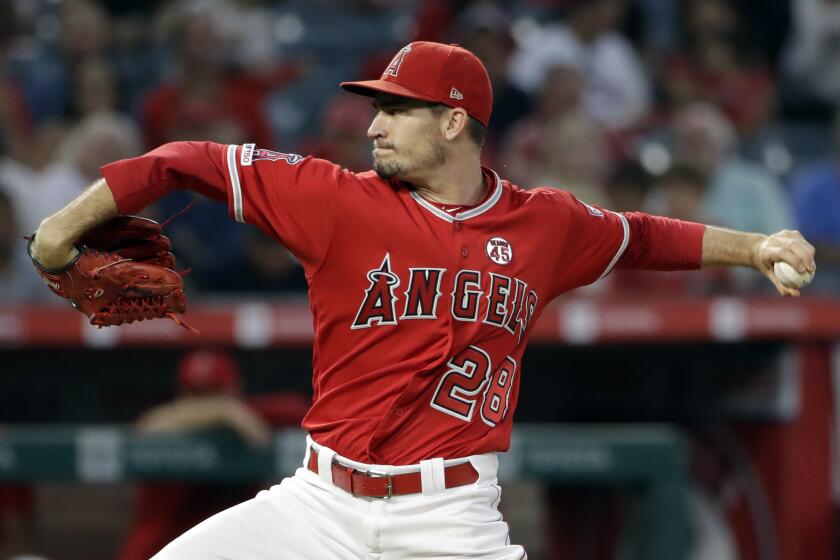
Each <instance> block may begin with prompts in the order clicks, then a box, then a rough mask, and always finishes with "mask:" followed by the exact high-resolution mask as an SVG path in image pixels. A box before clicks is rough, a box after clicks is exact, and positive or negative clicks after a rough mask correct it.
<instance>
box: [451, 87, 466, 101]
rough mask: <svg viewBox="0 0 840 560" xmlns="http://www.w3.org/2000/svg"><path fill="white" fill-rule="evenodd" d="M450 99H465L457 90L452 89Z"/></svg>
mask: <svg viewBox="0 0 840 560" xmlns="http://www.w3.org/2000/svg"><path fill="white" fill-rule="evenodd" d="M449 97H451V98H452V99H463V98H464V94H463V93H461V92H460V91H458V90H457V89H455V88H452V89H451V90H449Z"/></svg>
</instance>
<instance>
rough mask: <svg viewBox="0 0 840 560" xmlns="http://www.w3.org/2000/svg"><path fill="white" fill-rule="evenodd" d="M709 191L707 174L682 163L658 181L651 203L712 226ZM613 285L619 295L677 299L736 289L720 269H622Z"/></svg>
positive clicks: (675, 215) (673, 214)
mask: <svg viewBox="0 0 840 560" xmlns="http://www.w3.org/2000/svg"><path fill="white" fill-rule="evenodd" d="M707 188H708V185H707V178H706V176H705V175H704V174H703V173H701V172H700V171H698V170H697V169H694V168H692V167H689V166H686V165H680V164H678V165H675V166H674V167H672V168H671V169H669V170H668V171H666V172H665V173H664V174H662V175H661V176H659V177H657V178H656V179H655V181H654V182H653V184H652V192H651V193H650V196H649V197H648V200H653V201H654V203H653V204H654V205H655V210H656V211H657V213H658V214H660V215H662V216H668V217H669V218H677V219H680V220H689V221H702V222H704V223H708V222H710V221H714V220H712V219H711V218H710V217H709V216H707V215H706V214H705V208H704V199H705V196H706V191H707ZM609 286H610V290H611V291H613V292H616V293H624V294H638V295H643V294H647V295H657V296H673V297H679V296H698V295H708V294H716V293H723V292H726V291H730V290H731V289H732V287H733V285H732V277H731V275H730V272H729V270H728V269H719V268H709V269H704V270H701V271H699V272H698V271H692V272H686V271H677V272H668V273H662V272H653V271H641V270H621V269H619V270H616V271H614V272H613V273H612V274H611V275H610V278H609Z"/></svg>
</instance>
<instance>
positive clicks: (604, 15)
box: [510, 0, 651, 130]
mask: <svg viewBox="0 0 840 560" xmlns="http://www.w3.org/2000/svg"><path fill="white" fill-rule="evenodd" d="M566 5H567V17H566V20H565V21H564V22H562V23H560V24H556V25H546V26H544V27H543V28H541V29H539V30H538V31H536V32H534V33H532V35H531V36H530V37H526V38H525V42H524V43H523V44H522V46H521V47H520V48H519V50H518V51H517V52H516V53H515V54H514V57H513V59H512V61H511V65H510V72H511V79H512V81H513V83H514V84H516V85H517V86H518V87H520V88H521V89H523V90H524V91H526V92H528V93H531V94H534V93H535V92H537V91H538V90H539V89H540V88H541V87H542V86H543V82H544V80H545V78H546V76H547V75H548V73H549V71H550V70H551V69H552V68H554V67H556V66H564V67H573V68H579V69H581V71H582V72H583V74H584V77H585V80H584V93H583V107H584V110H585V111H586V113H587V114H589V115H590V116H591V117H593V118H595V119H596V120H597V121H599V122H600V123H601V124H602V125H603V126H605V127H606V128H607V129H610V130H620V129H626V128H629V127H632V126H633V125H635V124H637V123H638V122H639V121H640V120H641V119H642V118H644V117H645V116H646V115H647V114H648V112H649V111H650V109H651V93H650V89H651V88H650V84H649V82H648V77H647V76H646V74H645V69H644V67H643V66H642V63H641V60H640V59H639V56H638V55H637V53H636V51H635V50H634V49H633V46H632V45H631V44H630V42H629V41H628V40H627V39H626V38H624V37H623V36H622V35H621V34H620V33H619V32H618V30H617V28H618V26H619V25H620V24H621V21H622V18H623V15H624V10H625V0H572V1H570V2H568V3H566Z"/></svg>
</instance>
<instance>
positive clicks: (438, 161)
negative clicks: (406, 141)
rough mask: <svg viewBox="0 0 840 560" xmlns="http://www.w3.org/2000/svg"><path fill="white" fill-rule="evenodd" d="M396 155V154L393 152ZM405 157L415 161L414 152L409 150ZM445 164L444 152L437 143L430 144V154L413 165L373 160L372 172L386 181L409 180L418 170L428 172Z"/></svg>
mask: <svg viewBox="0 0 840 560" xmlns="http://www.w3.org/2000/svg"><path fill="white" fill-rule="evenodd" d="M395 153H396V152H395ZM405 155H406V157H407V158H408V159H409V160H411V159H415V160H416V158H413V156H414V150H409V151H408V152H407V153H406V154H405ZM444 163H446V150H444V148H443V146H441V145H440V144H438V143H434V144H432V147H431V150H430V153H429V154H427V155H426V157H423V158H422V159H421V160H419V161H415V162H414V163H401V162H398V161H381V160H377V159H376V158H374V160H373V170H374V171H376V174H377V175H379V176H380V177H381V178H382V179H385V180H386V181H388V180H391V179H401V180H406V181H408V180H410V179H411V177H413V176H414V175H415V172H416V171H419V170H430V169H435V168H437V167H440V166H442V165H443V164H444Z"/></svg>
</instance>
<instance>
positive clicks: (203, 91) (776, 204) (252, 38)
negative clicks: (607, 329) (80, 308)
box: [0, 0, 840, 303]
mask: <svg viewBox="0 0 840 560" xmlns="http://www.w3.org/2000/svg"><path fill="white" fill-rule="evenodd" d="M412 40H433V41H442V42H456V43H458V44H460V45H462V46H464V47H466V48H468V49H470V50H472V51H473V52H475V53H476V54H477V55H478V56H479V57H480V58H481V59H482V60H483V61H484V63H485V65H486V66H487V69H488V71H489V73H490V76H491V79H492V81H493V87H494V96H495V103H494V112H493V117H492V119H491V122H490V126H489V130H488V132H489V134H488V141H487V144H486V146H485V150H484V160H485V163H486V165H488V166H490V167H492V168H494V169H496V170H497V171H498V172H499V173H500V174H501V175H502V176H503V177H505V178H507V179H509V180H510V181H512V182H514V183H516V184H519V185H521V186H523V187H526V188H530V187H534V186H539V185H549V186H555V187H558V188H563V189H566V190H569V191H571V192H573V193H574V194H575V195H577V196H578V197H579V198H581V199H582V200H584V201H586V202H588V203H592V204H596V205H601V206H604V207H607V208H610V209H612V210H616V211H646V212H652V213H656V214H661V215H666V216H672V217H676V218H681V219H685V220H693V221H702V222H706V223H711V224H717V225H721V226H727V227H733V228H737V229H742V230H748V231H755V232H762V233H771V232H774V231H778V230H781V229H785V228H791V229H794V228H795V229H799V230H800V231H802V232H803V234H804V235H805V236H806V237H807V238H808V239H809V240H810V241H812V242H813V243H814V244H815V245H816V246H817V247H818V255H817V262H818V266H819V273H818V274H817V276H816V279H815V283H814V285H813V286H812V288H810V289H809V290H808V293H810V294H826V293H828V294H830V293H834V294H837V295H840V282H839V281H838V279H840V273H839V272H838V271H840V220H839V219H837V216H840V168H838V165H840V157H838V150H840V132H839V131H840V119H838V118H837V114H838V103H839V102H840V2H835V1H832V0H766V1H764V2H749V1H746V0H682V1H679V0H519V1H513V0H508V1H505V0H497V1H492V0H485V1H480V0H474V1H469V0H423V1H409V0H287V1H282V2H281V1H278V2H269V1H260V0H181V1H172V2H164V1H160V0H159V1H143V2H141V1H139V0H134V1H118V0H107V1H105V0H103V1H94V0H7V1H4V2H0V302H2V301H3V300H7V301H16V302H19V301H43V302H53V303H58V302H59V300H58V299H56V298H54V297H51V296H49V292H48V290H47V289H46V288H45V287H44V286H43V285H41V283H40V282H39V281H37V277H36V276H35V275H34V274H33V272H32V270H31V265H30V264H29V262H28V259H27V256H26V254H25V243H24V242H23V241H22V239H21V237H22V236H23V235H25V234H28V233H30V232H32V231H33V230H35V229H36V228H37V226H38V224H39V223H40V220H41V219H42V218H44V217H45V216H46V215H48V214H49V213H51V212H53V211H55V210H57V209H58V208H60V207H62V206H63V205H65V204H66V203H67V202H69V201H70V200H71V199H72V198H74V197H75V196H76V195H78V194H79V193H80V192H81V191H82V190H83V189H84V188H85V187H86V186H87V185H89V184H90V183H91V182H92V181H94V180H95V179H97V178H98V176H99V174H98V168H99V166H101V165H103V164H105V163H107V162H110V161H113V160H116V159H121V158H127V157H132V156H136V155H139V154H141V153H143V152H145V151H148V150H150V149H152V148H154V147H156V146H159V145H160V144H163V143H165V142H170V141H176V140H211V141H216V142H222V143H244V142H255V143H256V144H257V145H258V146H260V147H267V148H274V149H278V150H280V151H283V152H295V153H300V154H304V155H314V156H317V157H323V158H327V159H330V160H332V161H334V162H336V163H338V164H340V165H342V166H344V167H346V168H348V169H350V170H354V171H361V170H366V169H368V168H369V166H370V148H371V146H370V141H369V140H368V139H367V137H366V134H365V133H366V129H367V127H368V124H369V123H370V120H371V118H372V116H373V109H372V108H371V106H370V101H369V100H368V99H365V98H361V97H358V96H352V95H348V94H345V93H343V92H341V90H340V89H339V88H338V82H339V81H341V80H347V79H366V78H367V79H369V78H375V77H378V76H379V74H380V73H381V71H382V69H383V68H384V67H385V66H386V65H387V63H388V61H389V60H390V58H391V57H392V56H393V53H394V52H395V51H396V50H397V49H398V48H399V47H400V46H401V45H404V44H405V43H407V42H409V41H412ZM192 197H193V195H192V193H190V192H186V191H184V192H178V193H176V194H174V195H171V196H169V197H167V198H165V199H163V200H162V201H160V202H159V203H158V204H156V205H155V206H154V207H152V208H150V209H149V210H148V215H150V216H152V217H155V218H159V219H165V218H166V217H168V216H170V215H172V214H174V213H176V212H177V211H178V210H180V209H182V208H183V207H185V206H186V205H187V204H188V203H189V202H190V200H191V199H192ZM166 231H167V233H168V234H169V235H170V237H172V239H173V243H174V246H175V253H176V255H178V256H179V259H180V261H179V266H182V267H184V268H186V267H192V269H193V271H192V273H191V274H190V275H189V276H188V277H187V279H188V284H190V286H189V288H188V289H189V290H191V293H192V294H194V295H202V296H213V297H218V296H219V295H221V294H238V293H244V292H249V293H259V294H265V295H267V296H272V295H283V294H303V293H305V290H306V283H305V279H304V278H303V274H302V271H301V269H300V267H299V266H298V264H297V263H296V262H295V261H294V259H293V257H291V255H289V254H288V253H287V252H286V251H285V250H284V249H283V248H282V247H281V246H279V245H278V244H276V243H275V242H273V241H271V240H269V239H268V238H266V237H265V236H263V235H262V234H261V233H260V232H258V231H256V230H255V229H253V228H251V227H249V226H242V225H238V224H235V222H234V221H233V220H232V219H230V218H229V217H228V215H227V209H226V208H225V207H224V206H223V205H220V204H217V203H215V202H211V201H208V200H202V201H200V203H199V204H198V205H197V206H196V207H195V208H193V209H191V210H190V211H189V212H187V213H186V214H184V215H182V216H179V217H178V218H177V219H175V220H174V221H173V222H172V223H171V224H170V225H169V226H167V230H166ZM535 233H536V234H538V232H535ZM771 289H772V287H771V286H770V284H769V283H768V282H766V280H764V279H762V278H759V277H758V275H757V274H755V273H748V272H745V273H744V274H741V273H740V272H739V271H706V272H703V273H700V274H698V273H690V274H679V273H672V274H666V275H663V274H657V273H627V272H623V271H617V272H616V273H614V274H612V275H611V276H610V277H609V278H607V279H606V280H605V281H603V282H600V283H599V285H596V286H594V287H593V288H591V289H590V291H591V292H592V293H594V294H605V293H606V294H616V293H618V294H621V293H627V294H632V295H634V296H638V295H641V294H644V293H650V294H657V295H662V294H663V293H667V294H671V295H689V296H693V295H709V294H719V293H733V292H735V293H744V292H750V293H769V291H770V290H771Z"/></svg>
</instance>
